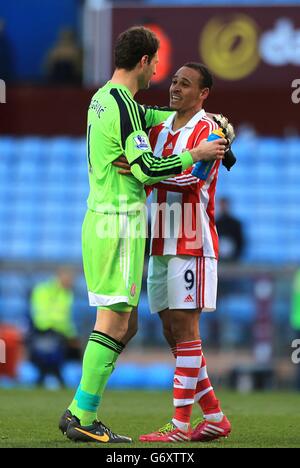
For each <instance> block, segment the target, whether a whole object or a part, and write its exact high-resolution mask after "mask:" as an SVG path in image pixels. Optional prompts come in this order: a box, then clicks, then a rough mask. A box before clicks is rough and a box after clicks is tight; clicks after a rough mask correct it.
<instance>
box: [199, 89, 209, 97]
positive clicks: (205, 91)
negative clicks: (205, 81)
mask: <svg viewBox="0 0 300 468" xmlns="http://www.w3.org/2000/svg"><path fill="white" fill-rule="evenodd" d="M200 96H201V97H202V98H203V99H207V98H208V96H209V88H204V89H202V91H201V93H200Z"/></svg>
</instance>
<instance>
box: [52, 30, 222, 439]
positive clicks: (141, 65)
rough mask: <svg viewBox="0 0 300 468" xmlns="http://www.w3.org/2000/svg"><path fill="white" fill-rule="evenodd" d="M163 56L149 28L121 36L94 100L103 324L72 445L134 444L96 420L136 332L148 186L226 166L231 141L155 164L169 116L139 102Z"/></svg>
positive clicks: (66, 427) (66, 423) (93, 177)
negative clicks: (123, 162) (121, 169)
mask: <svg viewBox="0 0 300 468" xmlns="http://www.w3.org/2000/svg"><path fill="white" fill-rule="evenodd" d="M158 48H159V42H158V40H157V38H156V36H155V35H154V34H153V33H152V32H151V31H150V30H148V29H146V28H144V27H133V28H130V29H129V30H127V31H125V32H123V33H122V34H121V35H120V36H119V37H118V39H117V43H116V47H115V67H116V69H115V72H114V74H113V76H112V79H111V81H109V82H108V83H106V85H105V86H103V87H102V88H100V89H99V90H98V92H97V93H96V94H95V95H94V96H93V98H92V101H91V104H90V107H89V111H88V130H87V162H88V171H89V182H90V194H89V197H88V210H87V213H86V216H85V219H84V223H83V227H82V254H83V266H84V273H85V278H86V282H87V288H88V294H89V303H90V305H91V306H97V318H96V323H95V327H94V331H93V332H92V334H91V337H90V340H89V342H88V344H87V347H86V350H85V354H84V358H83V368H82V378H81V382H80V385H79V387H78V389H77V392H76V394H75V396H74V399H73V401H72V402H71V404H70V406H69V408H68V409H67V411H66V412H65V413H64V414H63V416H62V417H61V420H60V423H59V428H60V429H61V431H62V432H63V433H66V434H67V436H68V437H69V439H71V440H74V441H81V442H99V443H124V442H131V441H132V440H131V438H130V437H126V436H122V435H119V434H116V433H114V432H112V431H111V430H110V429H109V428H108V427H107V426H105V425H104V424H103V423H102V422H100V421H98V419H97V412H98V408H99V405H100V402H101V398H102V395H103V392H104V390H105V387H106V384H107V381H108V379H109V377H110V375H111V373H112V371H113V370H114V368H115V364H116V361H117V359H118V357H119V355H120V353H121V352H122V350H123V349H124V346H125V345H126V344H127V343H128V341H129V340H130V339H131V338H132V337H133V336H134V334H135V333H136V330H137V311H136V306H137V304H138V301H139V295H140V291H141V282H142V273H143V266H144V265H143V264H144V249H145V237H146V216H145V210H144V203H145V198H146V195H145V189H144V184H148V185H149V184H154V183H157V182H159V181H161V180H163V179H167V178H168V177H172V176H174V175H175V174H181V173H182V172H183V171H184V170H185V169H187V168H188V167H190V166H192V165H193V164H194V163H195V162H197V161H201V160H214V159H222V158H223V157H224V151H225V146H226V143H227V142H226V140H225V139H219V140H215V141H211V142H207V141H202V142H201V144H200V145H199V146H198V147H197V148H194V149H192V150H190V151H185V152H183V153H182V154H180V155H174V156H169V157H168V158H166V159H164V158H156V157H154V156H153V153H152V150H151V147H150V144H149V140H148V136H147V130H148V129H149V128H150V127H152V126H155V125H158V124H159V123H160V122H162V121H164V120H165V119H166V118H167V117H168V116H169V115H170V111H168V110H164V109H159V108H150V107H144V106H141V105H139V104H138V103H137V102H135V101H134V99H133V97H134V96H135V94H136V93H137V92H138V91H139V90H141V89H147V88H148V87H149V84H150V80H151V78H152V76H153V75H154V74H155V71H156V66H157V64H158ZM121 155H125V157H126V159H127V161H128V163H129V164H130V166H131V172H132V176H129V177H123V176H122V175H120V174H119V173H118V168H117V167H115V166H114V165H113V164H112V163H113V162H114V161H115V160H117V159H118V158H119V156H121Z"/></svg>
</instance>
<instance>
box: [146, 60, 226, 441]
mask: <svg viewBox="0 0 300 468" xmlns="http://www.w3.org/2000/svg"><path fill="white" fill-rule="evenodd" d="M211 86H212V77H211V75H210V73H209V71H208V70H207V69H206V67H204V66H203V65H201V64H196V63H189V64H186V65H184V66H183V67H182V68H180V69H179V70H178V71H177V73H176V74H175V75H174V77H173V80H172V84H171V87H170V105H171V107H172V109H174V110H176V114H174V115H173V116H171V117H169V118H168V119H167V121H166V122H164V123H163V124H161V125H159V126H157V127H155V128H153V129H152V130H151V132H150V142H151V146H152V149H153V152H154V155H155V156H157V157H165V158H167V157H168V156H169V155H171V154H180V153H181V152H182V151H184V150H185V149H192V148H193V147H195V146H196V145H197V144H199V142H200V141H201V140H202V139H206V138H207V137H208V135H209V134H210V133H211V132H212V131H213V130H214V129H217V128H218V125H217V124H216V123H215V122H214V120H212V119H211V118H210V117H209V116H208V115H207V114H206V113H205V111H204V109H203V103H204V101H205V99H206V98H207V97H208V95H209V92H210V89H211ZM219 165H220V161H215V162H214V163H213V166H212V168H211V169H210V172H209V175H208V177H207V179H206V180H205V181H201V180H200V179H198V178H196V177H194V176H193V175H192V174H191V171H192V169H188V170H186V171H185V172H184V173H182V174H181V175H179V176H176V177H173V178H171V179H168V180H165V181H163V182H160V183H158V184H157V185H155V186H154V189H153V199H152V229H151V231H152V232H151V253H150V254H151V257H150V262H149V272H148V296H149V303H150V308H151V312H152V313H157V312H158V313H159V315H160V318H161V320H162V323H163V328H164V335H165V337H166V339H167V341H168V343H169V345H170V347H171V349H172V352H173V354H174V356H175V358H176V371H175V375H174V407H175V410H174V416H173V419H172V422H171V423H168V424H167V425H166V426H164V427H163V428H162V429H160V430H158V431H156V432H153V433H151V434H147V435H143V436H141V437H140V440H141V441H144V442H180V441H187V440H195V441H207V440H213V439H217V438H219V437H225V436H227V435H228V434H229V433H230V430H231V427H230V423H229V421H228V419H227V418H226V416H225V415H224V414H223V412H222V410H221V407H220V403H219V401H218V399H217V398H216V396H215V393H214V390H213V388H212V385H211V383H210V380H209V378H208V374H207V369H206V362H205V358H204V355H203V352H202V343H201V340H200V331H199V317H200V314H201V312H202V311H213V310H215V308H216V296H217V260H218V236H217V231H216V227H215V219H214V210H215V191H216V183H217V177H218V170H219ZM195 402H197V403H199V405H200V407H201V409H202V412H203V415H204V420H203V422H201V423H200V424H198V425H197V427H196V428H194V430H192V428H191V424H190V418H191V412H192V406H193V404H194V403H195Z"/></svg>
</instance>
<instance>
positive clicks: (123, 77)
mask: <svg viewBox="0 0 300 468" xmlns="http://www.w3.org/2000/svg"><path fill="white" fill-rule="evenodd" d="M110 82H111V83H114V84H119V85H123V86H126V88H128V89H129V91H130V92H131V94H132V96H135V94H136V93H137V92H138V90H139V87H138V80H137V77H136V76H135V74H134V73H132V72H130V71H129V72H128V71H126V70H123V69H116V70H115V71H114V74H113V76H112V78H111V80H110Z"/></svg>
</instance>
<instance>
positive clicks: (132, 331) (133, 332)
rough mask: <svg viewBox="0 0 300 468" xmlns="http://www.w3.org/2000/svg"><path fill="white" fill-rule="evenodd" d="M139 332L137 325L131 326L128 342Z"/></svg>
mask: <svg viewBox="0 0 300 468" xmlns="http://www.w3.org/2000/svg"><path fill="white" fill-rule="evenodd" d="M137 332H138V324H137V323H134V324H131V325H130V326H129V327H128V331H127V335H128V341H129V340H131V339H132V338H133V337H134V336H135V335H136V334H137Z"/></svg>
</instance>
